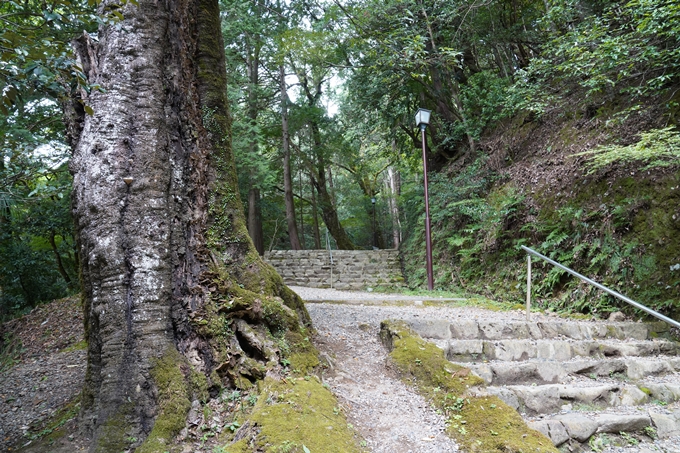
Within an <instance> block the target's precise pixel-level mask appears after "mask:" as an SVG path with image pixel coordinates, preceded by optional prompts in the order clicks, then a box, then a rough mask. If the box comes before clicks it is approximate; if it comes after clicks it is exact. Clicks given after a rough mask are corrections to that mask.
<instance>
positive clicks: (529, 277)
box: [527, 254, 531, 321]
mask: <svg viewBox="0 0 680 453" xmlns="http://www.w3.org/2000/svg"><path fill="white" fill-rule="evenodd" d="M527 321H531V255H529V254H527Z"/></svg>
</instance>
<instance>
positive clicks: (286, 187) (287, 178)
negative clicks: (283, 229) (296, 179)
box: [279, 65, 302, 250]
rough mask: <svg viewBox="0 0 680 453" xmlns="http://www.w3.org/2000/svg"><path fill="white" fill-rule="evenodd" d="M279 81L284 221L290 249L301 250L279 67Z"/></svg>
mask: <svg viewBox="0 0 680 453" xmlns="http://www.w3.org/2000/svg"><path fill="white" fill-rule="evenodd" d="M279 83H280V89H281V126H282V131H283V134H282V135H283V137H282V139H283V192H284V200H285V204H286V222H287V224H288V237H289V238H290V248H291V249H292V250H302V246H301V245H300V238H299V237H298V231H297V223H296V221H295V201H294V199H293V178H292V176H291V171H290V135H289V133H288V91H287V87H286V72H285V69H284V67H283V65H281V66H280V67H279Z"/></svg>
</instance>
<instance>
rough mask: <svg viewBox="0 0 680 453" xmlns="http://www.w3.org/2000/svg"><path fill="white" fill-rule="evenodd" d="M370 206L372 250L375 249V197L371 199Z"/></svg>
mask: <svg viewBox="0 0 680 453" xmlns="http://www.w3.org/2000/svg"><path fill="white" fill-rule="evenodd" d="M371 204H372V205H373V248H375V247H376V240H375V197H372V198H371Z"/></svg>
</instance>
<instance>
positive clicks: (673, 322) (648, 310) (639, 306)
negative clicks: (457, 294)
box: [521, 245, 680, 329]
mask: <svg viewBox="0 0 680 453" xmlns="http://www.w3.org/2000/svg"><path fill="white" fill-rule="evenodd" d="M521 247H522V250H524V251H525V252H527V265H528V273H527V319H529V310H530V308H531V255H534V256H536V257H538V258H541V259H542V260H544V261H547V262H548V263H550V264H552V265H553V266H557V267H559V268H560V269H562V270H563V271H565V272H568V273H570V274H571V275H573V276H574V277H578V278H580V279H581V280H583V281H584V282H586V283H589V284H591V285H593V286H594V287H596V288H598V289H601V290H602V291H604V292H606V293H609V294H611V295H612V296H614V297H617V298H619V299H621V300H622V301H624V302H626V303H628V304H630V305H632V306H633V307H635V308H637V309H639V310H642V311H644V312H646V313H648V314H650V315H652V316H654V317H655V318H658V319H660V320H661V321H664V322H667V323H668V324H670V325H672V326H674V327H677V328H679V329H680V322H677V321H676V320H674V319H671V318H669V317H668V316H664V315H662V314H661V313H659V312H657V311H654V310H652V309H651V308H649V307H647V306H645V305H642V304H641V303H639V302H635V301H634V300H633V299H630V298H628V297H626V296H624V295H623V294H619V293H617V292H616V291H613V290H611V289H609V288H607V287H606V286H604V285H602V284H600V283H597V282H596V281H594V280H591V279H589V278H588V277H586V276H584V275H581V274H579V273H578V272H576V271H573V270H571V269H569V268H568V267H566V266H564V265H562V264H560V263H558V262H557V261H553V260H551V259H550V258H548V257H547V256H545V255H541V254H540V253H538V252H537V251H536V250H533V249H530V248H529V247H526V246H524V245H523V246H521Z"/></svg>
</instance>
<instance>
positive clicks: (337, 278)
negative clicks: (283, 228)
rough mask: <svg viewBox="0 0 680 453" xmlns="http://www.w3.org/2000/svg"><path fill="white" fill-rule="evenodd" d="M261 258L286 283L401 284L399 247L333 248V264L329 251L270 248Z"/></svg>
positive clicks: (325, 285)
mask: <svg viewBox="0 0 680 453" xmlns="http://www.w3.org/2000/svg"><path fill="white" fill-rule="evenodd" d="M264 259H265V261H267V262H268V263H269V264H271V265H272V266H274V268H275V269H276V270H277V272H278V273H279V274H281V276H282V277H283V280H284V282H285V283H286V284H287V285H295V286H307V287H311V288H330V287H333V288H335V289H366V288H368V287H375V286H383V287H397V286H403V285H404V277H403V274H402V272H401V261H400V258H399V251H398V250H333V265H332V266H331V262H330V257H329V254H328V250H273V251H271V252H267V253H265V255H264ZM331 271H332V274H333V282H332V285H331Z"/></svg>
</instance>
